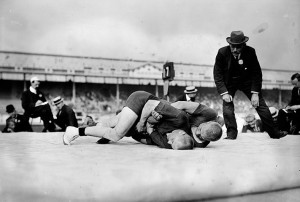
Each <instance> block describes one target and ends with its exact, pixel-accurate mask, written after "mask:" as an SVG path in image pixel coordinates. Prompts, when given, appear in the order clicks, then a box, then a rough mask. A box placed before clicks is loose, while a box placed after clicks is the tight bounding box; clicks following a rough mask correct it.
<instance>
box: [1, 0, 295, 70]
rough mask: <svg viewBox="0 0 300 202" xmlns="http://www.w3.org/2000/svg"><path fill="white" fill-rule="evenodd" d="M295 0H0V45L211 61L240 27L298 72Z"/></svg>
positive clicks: (264, 59)
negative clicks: (227, 38)
mask: <svg viewBox="0 0 300 202" xmlns="http://www.w3.org/2000/svg"><path fill="white" fill-rule="evenodd" d="M299 20H300V1H299V0H87V1H82V0H59V1H53V0H0V50H5V51H22V52H33V53H46V54H64V55H77V56H93V57H105V58H121V59H138V60H149V61H173V62H184V63H193V64H206V65H213V64H214V61H215V56H216V54H217V51H218V49H219V48H221V47H223V46H226V45H228V44H227V42H226V37H228V36H230V33H231V31H234V30H241V31H243V32H244V33H245V35H246V36H248V37H249V38H250V39H249V41H248V42H247V45H249V46H252V47H254V48H255V49H256V52H257V56H258V59H259V62H260V64H261V66H262V68H266V69H285V70H295V71H298V72H300V41H299V40H300V25H299Z"/></svg>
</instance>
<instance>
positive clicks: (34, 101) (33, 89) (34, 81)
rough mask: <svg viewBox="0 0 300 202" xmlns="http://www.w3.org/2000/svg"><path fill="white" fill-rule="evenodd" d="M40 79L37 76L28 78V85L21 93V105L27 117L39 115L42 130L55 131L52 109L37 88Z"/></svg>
mask: <svg viewBox="0 0 300 202" xmlns="http://www.w3.org/2000/svg"><path fill="white" fill-rule="evenodd" d="M39 86H40V80H39V78H38V77H32V78H31V79H30V87H29V89H28V90H26V91H24V92H23V93H22V98H21V100H22V107H23V109H24V110H25V113H24V116H26V117H27V119H29V117H31V118H37V117H41V119H42V120H43V124H44V129H43V132H47V131H49V132H53V131H55V125H54V120H53V115H52V111H51V108H50V105H49V104H48V102H47V100H46V98H45V96H44V94H43V93H42V92H41V91H40V90H39Z"/></svg>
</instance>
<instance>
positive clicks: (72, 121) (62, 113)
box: [52, 96, 78, 131]
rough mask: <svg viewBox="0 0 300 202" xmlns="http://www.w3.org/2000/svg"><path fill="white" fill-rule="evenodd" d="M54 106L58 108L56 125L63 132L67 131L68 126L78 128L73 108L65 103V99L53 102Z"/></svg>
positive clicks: (56, 99) (55, 99)
mask: <svg viewBox="0 0 300 202" xmlns="http://www.w3.org/2000/svg"><path fill="white" fill-rule="evenodd" d="M52 102H53V104H54V105H55V106H56V107H57V109H58V112H57V114H56V119H55V120H54V121H55V124H57V125H58V126H59V127H60V128H61V130H62V131H65V130H66V128H67V127H68V126H74V127H78V122H77V119H76V116H75V112H74V111H73V109H72V108H71V107H69V106H68V105H66V104H65V103H64V99H63V98H61V97H60V96H58V97H56V98H54V99H53V100H52Z"/></svg>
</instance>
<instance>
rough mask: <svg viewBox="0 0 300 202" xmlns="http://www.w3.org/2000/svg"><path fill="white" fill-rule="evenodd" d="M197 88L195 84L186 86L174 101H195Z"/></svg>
mask: <svg viewBox="0 0 300 202" xmlns="http://www.w3.org/2000/svg"><path fill="white" fill-rule="evenodd" d="M197 91H198V90H197V89H196V88H195V86H187V87H186V88H185V90H184V94H182V95H181V96H179V97H178V98H177V100H176V101H191V102H195V100H196V95H197Z"/></svg>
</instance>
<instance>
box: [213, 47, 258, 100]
mask: <svg viewBox="0 0 300 202" xmlns="http://www.w3.org/2000/svg"><path fill="white" fill-rule="evenodd" d="M234 60H235V59H234V57H233V55H232V53H231V51H230V46H225V47H223V48H221V49H219V51H218V54H217V56H216V61H215V66H214V80H215V83H216V87H217V91H218V93H219V94H223V93H225V92H228V89H227V88H228V84H229V82H230V81H231V80H232V74H233V72H232V69H233V62H234ZM239 60H240V61H241V62H240V63H242V64H240V66H239V67H241V69H240V74H241V75H240V76H241V79H240V80H241V81H243V83H249V85H251V91H254V92H260V91H261V86H262V72H261V68H260V65H259V62H258V60H257V56H256V52H255V49H254V48H252V47H250V46H245V47H244V49H243V50H242V53H241V55H240V59H239Z"/></svg>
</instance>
